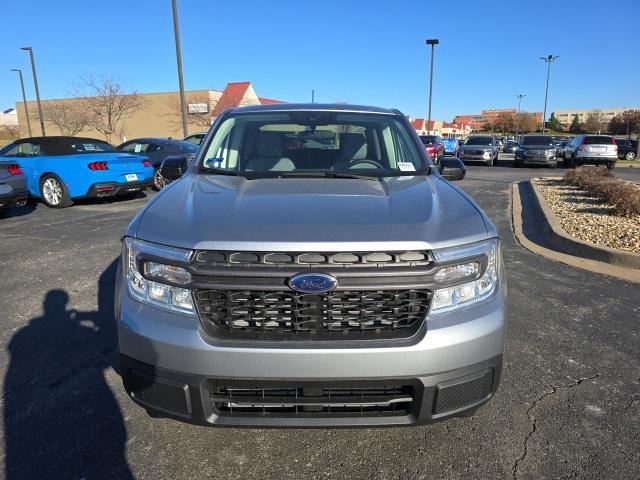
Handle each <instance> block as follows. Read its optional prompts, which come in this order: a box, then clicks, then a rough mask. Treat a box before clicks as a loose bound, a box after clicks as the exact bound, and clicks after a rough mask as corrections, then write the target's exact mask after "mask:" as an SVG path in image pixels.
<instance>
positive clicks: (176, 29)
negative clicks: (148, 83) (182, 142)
mask: <svg viewBox="0 0 640 480" xmlns="http://www.w3.org/2000/svg"><path fill="white" fill-rule="evenodd" d="M171 8H172V10H173V35H174V37H175V41H176V60H177V62H178V83H179V85H180V113H181V114H182V134H183V136H184V137H186V136H187V135H188V134H189V132H188V131H187V112H186V111H185V101H184V81H183V80H182V53H180V28H179V27H178V5H177V4H176V0H171Z"/></svg>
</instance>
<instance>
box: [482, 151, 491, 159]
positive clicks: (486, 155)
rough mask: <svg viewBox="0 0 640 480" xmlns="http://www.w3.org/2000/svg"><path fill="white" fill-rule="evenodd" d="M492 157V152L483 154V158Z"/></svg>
mask: <svg viewBox="0 0 640 480" xmlns="http://www.w3.org/2000/svg"><path fill="white" fill-rule="evenodd" d="M490 156H491V152H484V153H483V154H482V158H489V157H490Z"/></svg>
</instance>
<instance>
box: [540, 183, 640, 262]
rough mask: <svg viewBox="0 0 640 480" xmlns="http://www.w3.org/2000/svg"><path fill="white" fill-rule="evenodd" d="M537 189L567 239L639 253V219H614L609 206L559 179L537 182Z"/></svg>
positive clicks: (619, 217)
mask: <svg viewBox="0 0 640 480" xmlns="http://www.w3.org/2000/svg"><path fill="white" fill-rule="evenodd" d="M538 186H539V187H540V190H541V192H542V194H543V195H544V198H545V200H546V201H547V203H548V204H549V206H550V207H551V210H552V211H553V213H554V214H555V216H556V219H557V220H558V223H560V225H561V226H562V228H563V229H564V230H565V231H566V232H567V233H568V234H569V235H573V236H574V237H576V238H578V239H580V240H584V241H588V242H592V243H595V244H597V245H600V246H603V247H611V248H617V249H619V250H626V251H630V252H636V253H640V215H632V216H622V215H618V214H616V212H615V209H614V207H613V206H612V205H608V204H607V203H604V202H603V201H602V200H600V199H599V198H596V197H593V196H590V195H589V194H587V193H586V192H585V191H584V190H580V189H579V188H577V187H574V186H571V185H568V184H566V183H565V182H564V181H563V180H562V178H544V179H540V180H539V181H538Z"/></svg>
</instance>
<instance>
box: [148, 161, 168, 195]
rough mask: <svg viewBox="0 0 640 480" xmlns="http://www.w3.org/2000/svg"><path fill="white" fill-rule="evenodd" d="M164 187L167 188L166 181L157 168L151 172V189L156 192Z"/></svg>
mask: <svg viewBox="0 0 640 480" xmlns="http://www.w3.org/2000/svg"><path fill="white" fill-rule="evenodd" d="M166 186H167V181H166V180H165V179H164V177H163V176H162V175H161V174H160V167H158V168H156V169H155V170H154V172H153V186H152V187H151V188H152V189H153V190H155V191H156V192H157V191H160V190H162V189H163V188H164V187H166Z"/></svg>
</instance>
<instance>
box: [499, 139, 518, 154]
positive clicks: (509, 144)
mask: <svg viewBox="0 0 640 480" xmlns="http://www.w3.org/2000/svg"><path fill="white" fill-rule="evenodd" d="M517 146H518V143H517V142H516V141H515V140H507V141H506V142H504V146H503V147H502V151H503V152H504V153H514V152H515V151H516V148H517Z"/></svg>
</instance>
